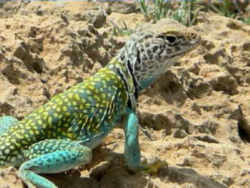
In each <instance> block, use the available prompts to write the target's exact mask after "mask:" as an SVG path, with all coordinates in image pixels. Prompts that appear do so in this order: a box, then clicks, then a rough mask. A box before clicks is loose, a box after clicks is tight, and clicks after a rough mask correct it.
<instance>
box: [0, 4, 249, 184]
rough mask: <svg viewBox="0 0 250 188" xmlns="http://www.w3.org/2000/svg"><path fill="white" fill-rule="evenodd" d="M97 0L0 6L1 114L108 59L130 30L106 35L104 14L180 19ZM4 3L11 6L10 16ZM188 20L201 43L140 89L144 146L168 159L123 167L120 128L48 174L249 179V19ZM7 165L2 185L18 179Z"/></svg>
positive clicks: (146, 152) (33, 103)
mask: <svg viewBox="0 0 250 188" xmlns="http://www.w3.org/2000/svg"><path fill="white" fill-rule="evenodd" d="M102 5H103V9H105V10H109V11H110V12H109V14H106V13H105V11H104V12H102V11H101V10H102V9H100V6H99V4H94V3H86V2H85V3H64V4H58V3H54V4H53V3H39V2H34V3H29V4H27V5H21V6H19V9H17V8H16V7H17V5H8V6H7V5H6V6H7V8H6V7H5V8H4V10H1V9H0V16H1V15H2V14H1V11H3V12H4V11H6V10H5V9H7V10H8V14H6V15H7V16H1V17H2V18H1V19H0V115H4V114H7V115H14V116H16V117H18V118H19V119H22V118H23V117H24V116H25V115H27V114H28V113H30V112H31V111H32V110H34V109H35V108H37V107H38V106H40V105H42V104H44V103H45V102H47V101H48V100H49V99H50V98H51V97H52V96H54V95H55V94H58V93H60V92H63V91H64V90H65V89H67V88H69V87H71V86H72V85H74V84H76V83H78V82H81V81H83V80H84V79H85V78H86V77H87V76H89V75H91V74H93V73H94V72H96V71H97V70H98V69H99V68H100V67H102V66H105V65H106V64H107V63H108V61H109V60H110V59H111V58H112V57H114V56H115V54H116V53H117V52H118V50H119V48H121V47H122V46H123V44H124V42H125V41H126V40H127V38H128V36H126V35H125V36H115V35H113V32H112V31H113V30H112V27H113V25H112V23H111V21H110V20H112V21H113V22H114V21H117V22H118V23H119V21H121V22H122V21H125V22H126V25H127V26H128V28H131V29H138V30H146V29H149V30H151V31H155V32H157V31H161V30H163V29H164V27H170V25H175V26H174V27H176V26H178V27H179V28H180V29H185V27H183V26H181V25H178V23H176V22H174V21H171V20H168V19H163V20H161V21H159V22H158V23H156V24H150V23H144V22H143V19H142V18H143V16H142V15H141V14H139V13H137V14H135V13H132V14H124V13H122V14H120V13H117V11H116V10H112V9H111V8H110V7H107V6H108V5H107V4H105V5H104V4H102ZM8 7H15V11H16V13H15V16H13V14H11V13H12V12H13V11H12V9H14V8H8ZM112 11H114V12H112ZM5 17H6V18H5ZM7 17H8V18H7ZM136 25H139V27H138V28H136ZM191 29H193V30H196V31H197V32H198V33H199V34H200V35H201V37H202V43H201V46H200V47H198V48H197V49H196V50H194V51H192V52H191V53H189V54H188V55H186V56H185V57H183V58H182V59H181V60H180V61H179V62H178V63H177V65H176V66H174V67H173V68H171V69H170V70H168V71H167V73H166V74H165V75H163V76H162V77H161V78H160V79H159V80H158V81H157V82H156V83H155V84H153V85H152V87H150V88H148V89H147V90H145V91H144V92H143V93H142V94H141V96H140V98H139V107H138V115H139V117H140V124H141V126H142V128H143V129H145V130H144V133H143V132H142V131H140V146H141V150H142V154H143V156H144V158H146V159H155V157H157V158H159V159H161V160H163V161H166V162H167V163H168V165H164V166H162V168H161V169H160V170H159V172H158V173H157V174H156V175H154V176H150V175H143V174H141V173H138V174H130V173H129V172H128V171H127V170H126V168H124V158H123V156H122V153H123V147H124V146H123V145H124V135H123V130H122V129H120V128H117V129H115V130H114V131H113V132H112V133H111V134H110V135H109V136H108V137H107V139H106V140H105V142H104V146H102V147H100V148H97V149H96V150H95V151H94V159H93V161H92V162H91V164H89V165H87V166H86V167H84V168H81V169H80V171H77V172H68V174H66V175H65V174H59V175H51V176H48V178H49V179H51V180H52V181H54V182H55V183H56V184H57V185H58V186H59V187H72V188H77V187H84V186H85V187H100V186H101V187H109V188H110V187H111V188H112V187H164V188H165V187H170V188H172V187H183V188H186V187H201V188H204V187H205V188H207V187H208V188H215V187H216V188H217V187H249V186H250V182H249V180H250V171H249V169H250V151H249V144H247V141H249V138H250V103H249V101H250V85H249V84H250V74H249V73H250V66H249V65H250V58H249V57H250V26H247V25H245V24H243V23H241V22H238V21H235V20H232V19H229V18H225V17H221V16H218V15H214V14H207V15H206V14H205V15H202V16H201V19H200V21H199V23H198V24H197V25H196V26H193V27H192V28H191ZM147 134H149V135H150V136H147ZM149 137H150V139H149ZM14 172H15V170H13V169H12V170H10V171H7V170H3V171H2V173H0V185H1V186H2V185H3V186H9V187H18V188H21V187H23V186H22V183H21V181H20V180H19V179H16V178H15V176H13V175H12V174H13V173H14Z"/></svg>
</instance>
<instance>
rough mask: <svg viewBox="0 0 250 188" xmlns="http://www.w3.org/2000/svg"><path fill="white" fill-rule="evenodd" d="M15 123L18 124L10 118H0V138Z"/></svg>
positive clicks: (14, 119)
mask: <svg viewBox="0 0 250 188" xmlns="http://www.w3.org/2000/svg"><path fill="white" fill-rule="evenodd" d="M16 122H18V120H17V119H16V118H14V117H12V116H2V117H0V136H1V135H2V134H3V133H4V132H5V131H6V130H8V129H9V128H10V127H11V126H12V125H14V124H15V123H16Z"/></svg>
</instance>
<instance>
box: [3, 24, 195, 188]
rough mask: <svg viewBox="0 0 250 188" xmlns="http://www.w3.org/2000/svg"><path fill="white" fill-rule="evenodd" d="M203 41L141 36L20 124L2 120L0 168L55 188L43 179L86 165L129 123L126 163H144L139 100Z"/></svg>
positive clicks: (190, 35) (177, 35)
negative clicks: (13, 169)
mask: <svg viewBox="0 0 250 188" xmlns="http://www.w3.org/2000/svg"><path fill="white" fill-rule="evenodd" d="M199 41H200V37H199V35H198V34H196V33H195V32H193V31H180V30H178V29H176V30H167V31H164V32H161V33H153V32H138V33H135V34H133V35H132V36H131V38H130V39H129V40H128V41H127V42H126V44H125V45H124V47H123V48H122V49H121V50H120V51H119V53H118V55H117V56H116V57H114V58H113V59H112V60H111V61H110V62H109V63H108V64H107V65H106V66H105V67H104V68H101V69H100V70H99V71H98V72H97V73H96V74H94V75H93V76H91V77H89V78H87V79H86V80H85V81H83V82H82V83H79V84H77V85H75V86H73V87H72V88H70V89H69V90H67V91H65V92H64V93H61V94H58V95H56V96H54V97H53V98H52V99H51V100H50V101H49V102H48V103H46V104H44V105H43V106H41V107H40V108H38V109H36V110H35V111H33V112H32V113H31V114H29V115H27V116H26V117H25V118H24V119H23V120H21V121H17V120H16V119H15V118H13V117H10V116H3V117H2V118H0V127H1V129H0V167H7V166H16V167H19V171H18V176H19V177H20V178H21V179H22V180H23V181H24V182H25V183H26V184H27V185H28V187H34V186H38V187H45V188H55V187H56V185H55V184H54V183H52V182H51V181H49V180H47V179H46V178H44V177H42V176H40V175H39V174H43V173H47V174H48V173H58V172H62V171H66V170H69V169H71V168H73V167H76V166H79V165H83V164H87V163H88V162H90V160H91V158H92V151H91V150H92V149H93V148H95V147H97V146H98V145H99V144H100V143H101V141H102V139H103V138H104V137H105V136H107V134H108V133H109V132H110V131H111V130H112V129H113V128H114V127H115V126H116V125H117V122H118V121H119V120H120V119H121V117H123V116H125V117H126V122H125V128H124V132H125V151H124V156H125V161H126V165H127V166H128V168H129V169H132V170H137V169H140V168H141V167H142V165H141V163H140V158H141V155H140V148H139V143H138V129H139V124H138V117H137V114H136V105H137V96H138V93H140V92H141V91H142V90H143V89H145V88H147V87H148V86H149V85H150V84H151V83H153V82H154V81H155V80H156V79H157V78H158V77H159V76H160V75H161V74H163V73H165V72H166V70H167V69H168V68H169V67H170V66H171V65H173V64H174V63H175V62H176V60H178V58H180V57H181V56H183V55H184V54H186V53H187V52H189V51H191V50H192V49H194V48H195V47H196V46H197V45H198V44H199Z"/></svg>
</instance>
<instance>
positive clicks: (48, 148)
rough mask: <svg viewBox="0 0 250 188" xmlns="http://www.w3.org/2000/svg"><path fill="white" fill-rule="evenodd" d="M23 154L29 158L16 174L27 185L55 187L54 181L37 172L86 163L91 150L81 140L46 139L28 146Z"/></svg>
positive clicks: (48, 172) (57, 169)
mask: <svg viewBox="0 0 250 188" xmlns="http://www.w3.org/2000/svg"><path fill="white" fill-rule="evenodd" d="M25 156H26V158H28V159H29V160H28V161H26V162H24V163H23V164H22V165H21V166H20V168H19V173H18V175H19V177H20V178H21V179H22V180H23V181H24V182H25V183H26V184H27V185H28V187H29V188H30V187H34V186H37V187H43V188H56V185H55V184H54V183H52V182H51V181H49V180H47V179H46V178H44V177H42V176H40V175H38V174H44V173H46V174H51V173H59V172H63V171H66V170H69V169H72V168H74V167H77V166H79V165H83V164H87V163H88V162H89V161H90V160H91V158H92V152H91V149H90V148H88V147H86V146H84V145H83V143H82V141H71V140H69V139H61V140H57V139H48V140H44V141H40V142H38V143H36V144H33V145H32V146H30V147H29V148H28V150H26V151H25Z"/></svg>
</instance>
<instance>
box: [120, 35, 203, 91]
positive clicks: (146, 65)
mask: <svg viewBox="0 0 250 188" xmlns="http://www.w3.org/2000/svg"><path fill="white" fill-rule="evenodd" d="M199 43H200V36H199V35H198V34H196V33H195V32H194V31H179V30H168V31H166V32H161V33H159V34H156V33H143V32H141V33H136V34H133V35H132V36H131V38H130V40H129V41H128V42H127V43H126V44H125V46H124V47H123V48H122V49H121V51H120V53H119V56H118V57H119V59H120V61H122V62H123V63H125V65H126V67H127V68H128V70H129V71H130V72H131V75H132V76H133V77H134V80H135V83H136V85H137V87H138V88H139V90H141V89H144V88H146V87H148V86H149V85H150V84H151V83H152V82H153V81H154V80H155V79H157V78H158V77H159V75H161V74H163V73H164V72H166V71H167V70H168V68H169V67H170V66H171V65H173V64H174V63H175V62H176V61H177V60H178V59H179V58H180V57H182V56H183V55H185V54H186V53H187V52H189V51H191V50H192V49H194V48H195V47H196V46H197V45H198V44H199Z"/></svg>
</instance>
